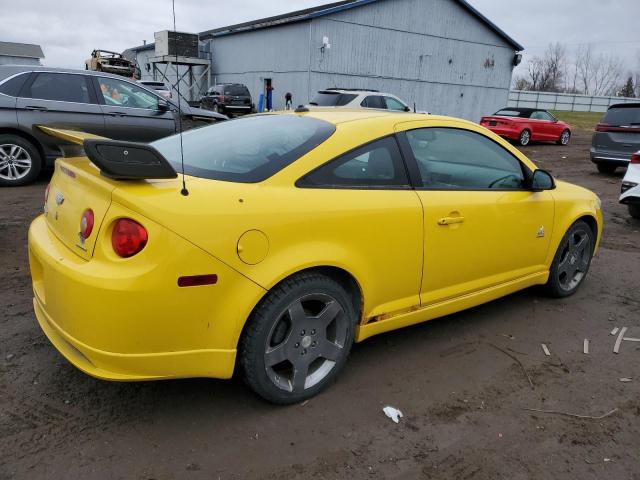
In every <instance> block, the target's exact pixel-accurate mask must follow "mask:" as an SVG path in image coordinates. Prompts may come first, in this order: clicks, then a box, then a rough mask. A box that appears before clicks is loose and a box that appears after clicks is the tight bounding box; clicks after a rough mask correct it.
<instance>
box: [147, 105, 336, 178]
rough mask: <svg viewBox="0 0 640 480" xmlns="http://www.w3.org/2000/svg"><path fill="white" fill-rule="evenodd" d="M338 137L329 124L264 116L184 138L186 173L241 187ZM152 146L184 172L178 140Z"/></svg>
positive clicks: (166, 139)
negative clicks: (330, 138)
mask: <svg viewBox="0 0 640 480" xmlns="http://www.w3.org/2000/svg"><path fill="white" fill-rule="evenodd" d="M334 132H335V126H334V125H333V124H331V123H328V122H325V121H322V120H317V119H314V118H308V117H300V116H298V115H260V116H255V117H245V118H241V119H237V120H231V121H228V122H222V123H219V124H215V125H211V126H208V127H203V128H199V129H197V130H189V131H187V132H184V134H183V139H182V141H183V145H184V166H185V173H186V174H187V175H192V176H195V177H201V178H209V179H213V180H224V181H230V182H240V183H256V182H261V181H263V180H266V179H267V178H269V177H271V176H272V175H274V174H275V173H277V172H279V171H280V170H282V169H283V168H285V167H286V166H287V165H290V164H291V163H293V162H295V161H296V160H297V159H299V158H300V157H302V156H303V155H305V154H307V153H308V152H310V151H311V150H313V149H314V148H316V147H317V146H318V145H320V144H321V143H323V142H324V141H325V140H327V139H328V138H329V137H330V136H331V135H333V133H334ZM152 145H153V146H154V147H155V148H156V149H158V151H159V152H160V153H161V154H162V155H163V156H164V157H165V158H166V159H167V160H169V162H171V164H172V165H173V167H174V168H175V169H176V171H178V172H179V171H181V163H180V136H179V135H173V136H171V137H168V138H164V139H162V140H158V141H157V142H154V143H152Z"/></svg>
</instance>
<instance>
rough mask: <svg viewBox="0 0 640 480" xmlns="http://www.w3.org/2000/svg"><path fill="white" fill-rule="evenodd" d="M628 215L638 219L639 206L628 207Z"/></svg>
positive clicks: (639, 215)
mask: <svg viewBox="0 0 640 480" xmlns="http://www.w3.org/2000/svg"><path fill="white" fill-rule="evenodd" d="M628 207H629V215H631V216H632V217H633V218H637V219H640V205H628Z"/></svg>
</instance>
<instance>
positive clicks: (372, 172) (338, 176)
mask: <svg viewBox="0 0 640 480" xmlns="http://www.w3.org/2000/svg"><path fill="white" fill-rule="evenodd" d="M298 186H302V187H320V188H385V187H388V188H392V189H397V188H404V187H408V186H409V180H408V178H407V173H406V171H405V168H404V163H403V161H402V156H401V155H400V150H399V148H398V144H397V142H396V140H395V138H394V137H385V138H382V139H380V140H376V141H375V142H372V143H369V144H367V145H364V146H362V147H360V148H358V149H356V150H353V151H351V152H349V153H347V154H345V155H343V156H341V157H338V158H337V159H335V160H332V161H331V162H329V163H327V164H325V165H323V166H322V167H320V168H318V169H316V170H314V171H313V172H311V173H309V174H308V175H306V176H305V177H303V178H302V179H300V180H299V182H298Z"/></svg>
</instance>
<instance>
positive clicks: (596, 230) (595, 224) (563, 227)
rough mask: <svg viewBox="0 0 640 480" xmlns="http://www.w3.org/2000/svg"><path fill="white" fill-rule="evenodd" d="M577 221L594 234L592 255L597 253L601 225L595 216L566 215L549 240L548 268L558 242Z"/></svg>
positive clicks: (588, 214)
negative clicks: (584, 224)
mask: <svg viewBox="0 0 640 480" xmlns="http://www.w3.org/2000/svg"><path fill="white" fill-rule="evenodd" d="M578 221H583V222H585V223H586V224H587V225H588V226H589V228H590V229H591V232H592V233H593V234H594V237H595V239H596V241H595V244H594V248H593V253H594V254H595V253H596V252H597V249H598V246H599V244H600V239H601V233H602V223H601V222H599V221H598V218H597V215H596V214H595V213H593V212H585V211H581V212H576V213H574V214H573V215H567V216H566V217H565V219H563V220H562V221H561V222H560V223H559V225H558V226H557V227H556V229H554V232H553V239H552V240H551V244H550V245H549V251H548V255H547V262H546V263H547V265H549V266H550V265H551V262H553V258H554V257H555V255H556V251H557V250H558V247H559V246H560V242H561V241H562V238H563V237H564V235H565V233H567V231H569V229H570V228H571V226H572V225H573V224H574V223H576V222H578Z"/></svg>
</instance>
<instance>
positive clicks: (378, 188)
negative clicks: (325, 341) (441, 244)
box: [296, 135, 423, 318]
mask: <svg viewBox="0 0 640 480" xmlns="http://www.w3.org/2000/svg"><path fill="white" fill-rule="evenodd" d="M296 186H297V187H298V190H297V192H296V198H297V202H299V204H300V205H314V204H316V205H324V207H323V209H322V212H320V211H319V213H318V215H317V216H316V217H314V219H313V224H314V225H315V226H314V227H313V230H312V231H313V234H314V239H315V242H317V244H318V245H322V244H325V243H326V245H328V246H329V247H330V246H332V245H333V242H334V240H335V238H336V235H338V236H340V249H341V250H345V251H346V252H348V255H349V258H350V262H351V264H352V266H355V265H357V266H358V268H359V269H360V270H359V271H358V272H353V273H354V275H356V277H357V278H358V279H359V282H360V283H361V286H362V288H363V290H366V291H367V292H368V295H367V298H365V306H364V312H363V315H364V316H365V317H367V318H371V317H377V316H380V315H384V314H389V313H394V312H402V311H406V310H407V309H410V308H412V307H415V306H418V305H419V304H420V296H419V290H420V281H421V277H422V243H423V240H422V234H423V233H422V207H421V205H420V201H419V199H418V197H417V196H416V194H415V192H414V191H413V190H412V188H411V186H410V184H409V180H408V177H407V173H406V169H405V166H404V163H403V160H402V157H401V154H400V150H399V147H398V144H397V142H396V139H395V137H394V136H393V135H391V136H388V137H384V138H381V139H378V140H375V141H373V142H371V143H368V144H366V145H364V146H361V147H359V148H356V149H355V150H352V151H350V152H349V153H346V154H344V155H342V156H340V157H338V158H336V159H335V160H332V161H330V162H328V163H326V164H325V165H323V166H322V167H320V168H318V169H316V170H314V171H312V172H311V173H309V174H308V175H306V176H305V177H303V178H302V179H300V180H299V181H298V182H297V183H296Z"/></svg>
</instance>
